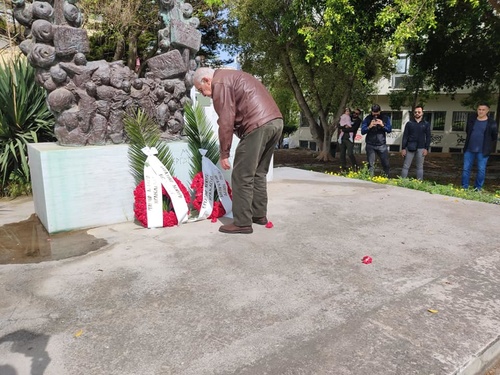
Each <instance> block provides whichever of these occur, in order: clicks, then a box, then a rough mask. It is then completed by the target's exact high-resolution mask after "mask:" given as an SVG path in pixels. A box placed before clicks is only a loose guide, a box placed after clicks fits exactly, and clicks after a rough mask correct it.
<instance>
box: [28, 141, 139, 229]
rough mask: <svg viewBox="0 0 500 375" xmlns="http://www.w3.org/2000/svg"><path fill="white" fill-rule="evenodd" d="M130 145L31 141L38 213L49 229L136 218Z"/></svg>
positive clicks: (31, 163)
mask: <svg viewBox="0 0 500 375" xmlns="http://www.w3.org/2000/svg"><path fill="white" fill-rule="evenodd" d="M127 152H128V145H109V146H85V147H63V146H59V145H57V144H55V143H35V144H30V145H28V156H29V164H30V171H31V180H32V187H33V201H34V204H35V213H36V214H37V215H38V217H39V219H40V221H41V222H42V224H43V225H44V227H45V229H47V231H48V232H49V233H55V232H61V231H68V230H73V229H81V228H90V227H96V226H101V225H108V224H114V223H120V222H124V221H129V220H133V218H134V211H133V191H134V187H135V186H134V180H133V178H132V175H131V173H130V167H129V163H128V157H127Z"/></svg>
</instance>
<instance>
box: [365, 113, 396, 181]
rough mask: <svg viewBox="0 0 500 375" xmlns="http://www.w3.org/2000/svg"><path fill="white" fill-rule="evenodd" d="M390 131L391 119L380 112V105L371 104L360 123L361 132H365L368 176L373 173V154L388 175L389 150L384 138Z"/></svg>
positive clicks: (387, 175)
mask: <svg viewBox="0 0 500 375" xmlns="http://www.w3.org/2000/svg"><path fill="white" fill-rule="evenodd" d="M391 131H392V125H391V119H390V118H389V117H387V116H384V115H382V114H381V109H380V105H378V104H374V105H372V108H371V113H370V114H369V115H368V116H366V117H365V119H364V120H363V122H362V124H361V134H362V135H364V134H366V137H365V142H366V158H367V160H368V169H369V171H370V176H373V174H374V171H375V169H374V168H375V156H376V155H377V156H378V157H379V159H380V162H381V163H382V168H383V169H384V174H385V176H386V177H389V172H390V167H389V150H388V149H387V143H386V138H387V133H390V132H391Z"/></svg>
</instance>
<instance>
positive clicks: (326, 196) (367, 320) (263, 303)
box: [0, 168, 500, 375]
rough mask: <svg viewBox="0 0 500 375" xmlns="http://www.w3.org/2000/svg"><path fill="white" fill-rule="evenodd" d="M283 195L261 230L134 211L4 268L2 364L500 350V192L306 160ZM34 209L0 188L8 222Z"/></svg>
mask: <svg viewBox="0 0 500 375" xmlns="http://www.w3.org/2000/svg"><path fill="white" fill-rule="evenodd" d="M269 194H270V204H269V219H270V220H271V221H272V222H273V223H274V228H271V229H267V228H264V227H257V226H256V227H255V228H254V233H253V234H252V235H224V234H221V233H219V232H218V231H217V229H218V226H219V225H218V224H214V223H211V222H209V221H203V222H198V223H190V224H186V225H182V226H180V227H176V228H165V229H156V230H147V229H143V228H141V227H139V226H137V225H136V224H134V223H123V224H118V225H111V226H106V227H100V228H95V229H91V230H89V232H88V233H89V234H91V235H93V236H94V237H95V238H97V239H100V240H105V241H106V242H107V245H106V246H105V247H103V248H101V249H100V250H98V251H94V252H92V253H90V254H87V255H84V256H80V257H75V258H71V259H66V260H60V261H52V262H43V263H38V264H24V265H19V264H18V265H2V266H0V284H1V285H2V288H1V289H0V374H2V375H14V374H16V375H24V374H45V375H60V374H69V375H73V374H105V375H114V374H120V375H126V374H134V375H135V374H141V375H142V374H252V375H253V374H340V375H342V374H353V375H364V374H366V375H379V374H380V375H382V374H383V375H387V374H403V375H407V374H427V375H430V374H434V375H438V374H463V375H465V374H475V373H479V371H481V370H482V369H484V368H485V366H486V365H487V363H488V361H489V360H491V358H493V356H494V355H497V354H498V353H500V343H499V333H500V314H499V313H498V312H499V311H500V288H499V287H498V285H500V246H499V244H498V238H499V236H498V224H499V220H498V217H499V213H500V207H499V206H497V205H488V204H484V203H479V202H471V201H463V200H459V199H453V198H450V197H444V196H438V195H430V194H427V193H423V192H419V191H412V190H406V189H403V188H397V187H391V186H386V185H376V184H372V183H369V182H364V181H357V180H348V179H344V178H341V177H335V176H328V175H325V174H320V173H314V172H307V171H303V170H297V169H292V168H276V169H275V171H274V181H273V182H271V183H270V184H269ZM32 213H33V204H32V202H30V201H29V200H26V199H24V200H23V199H21V200H14V201H13V202H6V201H5V200H2V201H0V225H3V224H5V223H8V222H12V221H19V220H24V219H26V218H28V217H29V216H30V215H31V214H32ZM365 255H370V256H371V257H372V258H373V263H372V264H369V265H365V264H363V263H362V262H361V258H362V257H363V256H365Z"/></svg>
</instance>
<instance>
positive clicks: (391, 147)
mask: <svg viewBox="0 0 500 375" xmlns="http://www.w3.org/2000/svg"><path fill="white" fill-rule="evenodd" d="M389 151H391V152H399V145H389Z"/></svg>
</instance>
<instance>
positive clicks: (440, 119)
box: [424, 112, 446, 131]
mask: <svg viewBox="0 0 500 375" xmlns="http://www.w3.org/2000/svg"><path fill="white" fill-rule="evenodd" d="M424 120H425V121H427V122H428V123H429V124H431V129H432V130H439V131H443V130H444V123H445V121H446V112H424Z"/></svg>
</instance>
